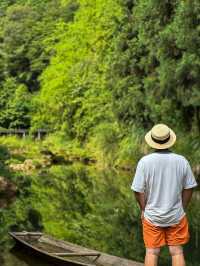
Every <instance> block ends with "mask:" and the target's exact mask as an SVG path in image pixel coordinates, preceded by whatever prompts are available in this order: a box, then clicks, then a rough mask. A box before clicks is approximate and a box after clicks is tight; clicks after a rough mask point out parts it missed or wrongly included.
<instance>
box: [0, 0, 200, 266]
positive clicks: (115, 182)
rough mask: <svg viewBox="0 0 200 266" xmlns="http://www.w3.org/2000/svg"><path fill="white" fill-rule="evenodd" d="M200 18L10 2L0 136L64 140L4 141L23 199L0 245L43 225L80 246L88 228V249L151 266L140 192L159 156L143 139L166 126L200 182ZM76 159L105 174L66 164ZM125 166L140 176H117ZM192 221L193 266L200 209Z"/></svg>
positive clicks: (45, 0)
mask: <svg viewBox="0 0 200 266" xmlns="http://www.w3.org/2000/svg"><path fill="white" fill-rule="evenodd" d="M199 11H200V3H199V1H197V0H191V1H190V2H188V1H183V0H179V1H178V0H173V1H172V0H170V1H169V0H163V1H158V0H123V1H122V0H94V1H91V0H40V1H36V0H29V1H27V0H16V1H12V0H2V1H1V2H0V127H2V128H27V129H30V130H31V131H34V130H36V129H38V128H44V129H49V130H52V131H54V132H53V134H51V135H49V136H48V137H47V138H46V139H45V140H44V141H42V142H41V143H40V142H36V141H35V140H33V139H26V140H19V139H16V138H10V137H9V138H4V137H2V138H1V139H0V141H1V149H0V157H1V158H0V159H1V169H0V174H1V175H4V176H6V177H9V178H10V179H12V180H13V181H15V182H16V183H17V184H18V186H19V189H20V193H19V196H18V198H17V201H16V202H15V204H14V205H12V207H11V212H10V211H8V212H6V211H5V212H4V215H5V221H6V222H5V223H6V228H5V226H4V227H3V228H2V239H4V238H3V230H4V232H6V230H8V229H9V228H18V229H31V228H37V227H38V228H39V229H40V228H43V230H45V231H47V232H49V233H51V234H54V235H56V236H58V237H62V238H69V239H70V240H72V241H75V242H78V241H79V240H80V235H83V234H82V231H83V230H84V232H85V234H84V238H82V242H81V244H84V245H90V246H93V247H96V248H99V249H102V250H104V251H107V252H111V253H113V254H116V255H121V256H127V257H129V258H133V259H136V260H142V256H143V252H144V250H143V248H142V247H143V246H142V241H141V235H140V233H141V232H140V227H139V222H138V215H139V213H138V209H137V208H136V204H135V202H134V201H133V196H132V194H131V191H130V182H131V179H132V176H131V175H132V174H133V172H134V168H135V165H136V162H137V161H138V159H139V158H140V157H141V156H142V155H143V154H146V153H147V152H149V149H148V147H146V145H145V144H144V141H143V137H144V133H145V132H146V131H147V130H148V129H149V128H150V127H151V126H152V125H153V124H154V123H158V122H163V123H167V124H168V125H169V126H170V127H172V128H173V129H174V130H175V132H176V133H177V140H178V141H177V144H176V145H175V147H174V150H175V151H176V152H178V153H182V154H183V155H185V156H186V157H187V158H188V159H189V161H190V162H191V164H192V166H193V169H194V171H195V175H196V176H197V178H199V175H200V173H199V160H200V139H199V133H200V93H199V91H200V90H199V86H200V79H199V76H200V55H199V49H200V40H199V31H200V28H199ZM45 152H46V153H48V152H49V153H50V154H53V156H54V158H53V159H52V160H53V161H51V162H50V165H51V167H50V166H49V165H48V160H47V158H45V159H44V154H45ZM27 159H28V160H32V164H33V165H34V167H33V168H32V169H31V170H30V169H29V171H25V173H24V172H23V171H22V172H18V171H15V170H11V169H10V168H9V167H8V166H9V165H11V164H14V165H15V164H23V163H24V161H25V160H27ZM45 160H47V161H45ZM72 160H82V161H85V162H90V161H95V162H97V163H96V168H95V169H93V167H89V168H87V170H86V169H85V167H81V166H80V165H79V166H76V167H75V168H73V167H72V166H66V165H65V166H64V164H68V163H69V164H70V163H71V161H72ZM61 162H62V164H63V165H57V164H61ZM55 164H56V165H55ZM52 165H53V166H52ZM120 167H121V168H123V169H128V170H131V172H129V174H124V173H121V172H120V173H118V174H114V173H115V172H116V171H119V169H120ZM105 168H107V170H106V174H104V171H105V170H104V169H105ZM100 169H101V170H100ZM111 169H112V170H111ZM116 169H118V170H116ZM87 171H89V172H87ZM90 171H91V172H90ZM109 171H111V172H110V173H109ZM112 171H113V172H112ZM107 173H109V174H107ZM107 175H108V176H107ZM128 175H129V177H127V176H128ZM116 176H118V178H115V177H116ZM130 176H131V177H130ZM49 177H50V178H49ZM48 182H50V183H48ZM50 184H52V185H53V186H50ZM88 189H89V190H88ZM109 189H110V191H108V190H109ZM59 191H61V194H62V196H61V195H59ZM90 191H92V192H91V193H89V192H90ZM111 192H112V193H111ZM116 195H117V196H116ZM65 196H66V197H65ZM114 196H115V197H114ZM48 197H51V198H52V199H53V198H55V202H54V204H53V205H52V206H50V201H49V199H48ZM96 198H97V199H98V200H96ZM102 199H103V201H102ZM24 206H27V207H26V208H25V207H24ZM29 207H30V209H29ZM56 208H59V210H61V211H60V212H57V210H56ZM69 208H71V209H69ZM131 211H132V212H131ZM29 212H30V213H29ZM56 214H57V215H58V216H56ZM188 215H189V218H190V222H191V232H192V241H191V245H190V247H188V249H189V250H188V254H192V256H191V257H192V258H189V257H188V260H190V261H192V259H195V258H197V255H198V254H197V253H198V248H199V243H198V235H199V234H200V228H199V222H198V221H199V215H200V214H199V210H198V201H194V202H193V204H192V205H191V207H190V209H189V213H188ZM14 217H16V218H14ZM27 217H36V218H33V220H34V221H35V222H33V223H31V222H30V220H32V218H30V219H29V218H27ZM2 219H4V218H2ZM111 220H112V221H113V223H112V226H111V224H110V223H109V222H110V221H111ZM2 221H3V220H2ZM5 223H4V224H5ZM65 225H66V228H67V231H65V230H64V229H63V227H64V226H65ZM2 241H3V240H2ZM125 247H126V248H125ZM165 258H166V254H165V252H164V253H163V263H167V262H166V260H165ZM165 265H166V264H165ZM192 265H194V264H192Z"/></svg>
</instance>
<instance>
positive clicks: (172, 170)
mask: <svg viewBox="0 0 200 266" xmlns="http://www.w3.org/2000/svg"><path fill="white" fill-rule="evenodd" d="M196 186H197V182H196V180H195V178H194V175H193V173H192V170H191V167H190V164H189V162H188V161H187V160H186V159H185V158H184V157H183V156H181V155H178V154H175V153H173V152H171V151H169V150H161V151H155V152H153V153H151V154H149V155H146V156H144V157H142V158H141V159H140V161H139V162H138V165H137V169H136V173H135V176H134V179H133V182H132V185H131V189H132V190H134V191H136V192H144V193H145V198H146V206H145V211H144V217H145V218H146V219H147V220H149V221H150V222H151V223H153V224H154V225H157V226H162V227H165V226H170V225H173V224H177V223H179V221H180V219H181V218H182V217H183V216H184V215H185V212H184V209H183V206H182V190H183V189H188V188H193V187H196Z"/></svg>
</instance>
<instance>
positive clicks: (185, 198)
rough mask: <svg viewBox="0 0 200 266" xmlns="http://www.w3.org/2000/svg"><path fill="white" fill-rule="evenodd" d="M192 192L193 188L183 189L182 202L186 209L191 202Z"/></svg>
mask: <svg viewBox="0 0 200 266" xmlns="http://www.w3.org/2000/svg"><path fill="white" fill-rule="evenodd" d="M192 193H193V189H192V188H188V189H183V191H182V204H183V209H184V210H185V209H186V207H187V205H188V204H189V202H190V200H191V198H192Z"/></svg>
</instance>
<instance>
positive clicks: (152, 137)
mask: <svg viewBox="0 0 200 266" xmlns="http://www.w3.org/2000/svg"><path fill="white" fill-rule="evenodd" d="M145 140H146V143H147V144H148V145H149V146H150V147H152V148H154V149H159V150H162V149H168V148H170V147H172V146H173V145H174V143H175V142H176V134H175V133H174V131H173V130H172V129H170V128H169V127H168V126H166V125H165V124H157V125H155V126H154V127H153V128H152V129H151V130H150V131H149V132H148V133H147V134H146V135H145Z"/></svg>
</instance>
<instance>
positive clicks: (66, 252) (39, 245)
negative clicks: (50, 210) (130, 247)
mask: <svg viewBox="0 0 200 266" xmlns="http://www.w3.org/2000/svg"><path fill="white" fill-rule="evenodd" d="M9 234H10V236H11V237H12V238H13V239H14V240H15V241H16V243H17V244H18V245H20V246H21V247H23V248H25V249H26V250H27V251H28V252H30V253H31V254H34V255H35V256H39V257H42V258H43V259H45V261H48V262H50V263H51V265H60V266H61V265H69V266H94V265H96V266H142V265H143V264H141V263H138V262H134V261H132V260H128V259H125V258H120V257H117V256H113V255H109V254H106V253H102V252H98V251H96V250H92V249H89V248H85V247H82V246H79V245H76V244H73V243H70V242H67V241H62V240H56V239H54V238H53V237H51V236H48V235H46V234H43V233H40V232H10V233H9ZM52 263H53V264H52Z"/></svg>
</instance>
